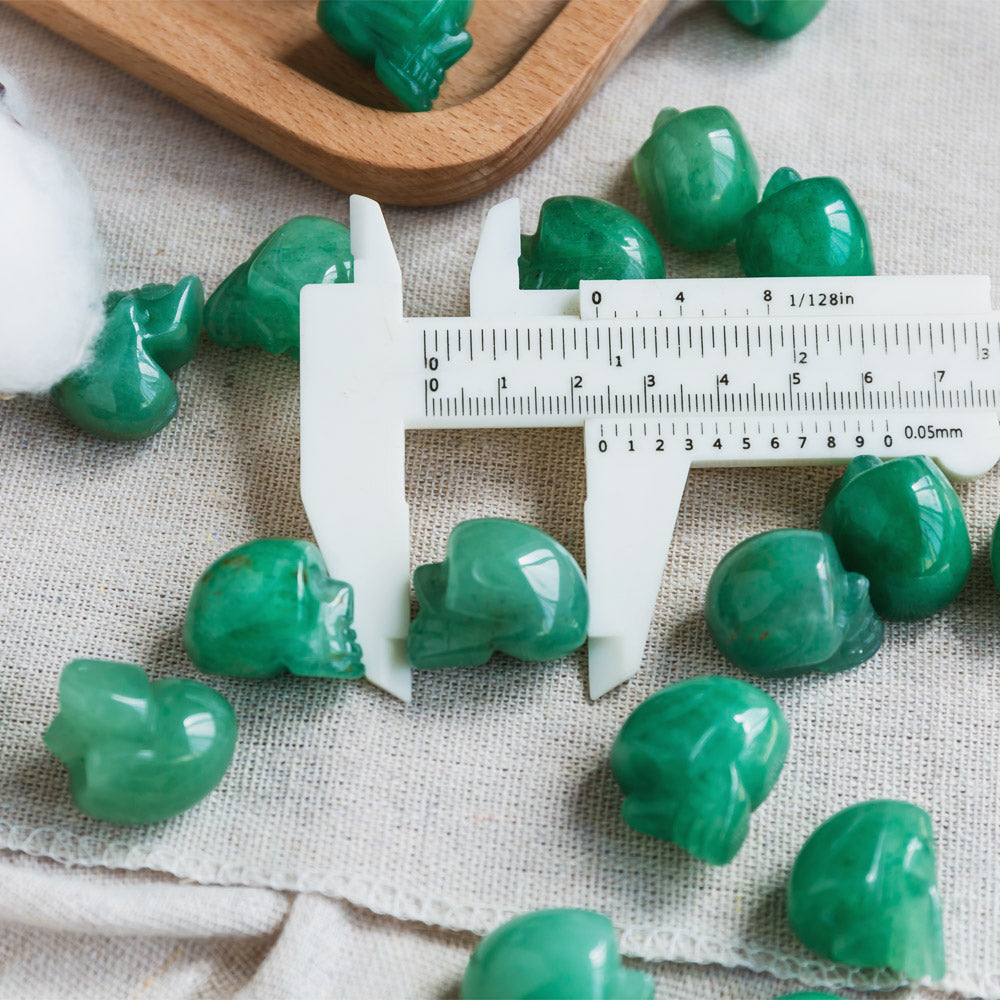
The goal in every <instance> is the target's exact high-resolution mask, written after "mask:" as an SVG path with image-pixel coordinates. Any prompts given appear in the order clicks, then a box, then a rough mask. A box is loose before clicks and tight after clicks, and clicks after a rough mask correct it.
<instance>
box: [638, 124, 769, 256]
mask: <svg viewBox="0 0 1000 1000" xmlns="http://www.w3.org/2000/svg"><path fill="white" fill-rule="evenodd" d="M632 165H633V167H634V170H635V179H636V183H637V184H638V185H639V191H640V193H641V194H642V197H643V198H644V199H645V201H646V205H647V207H648V208H649V212H650V215H652V217H653V225H654V226H655V227H656V229H657V231H658V232H659V234H660V235H661V236H662V237H663V238H664V239H665V240H666V241H667V242H668V243H671V244H673V245H674V246H677V247H681V248H682V249H685V250H713V249H715V248H716V247H721V246H725V245H726V244H727V243H730V242H732V240H733V239H734V238H735V236H736V230H737V229H738V228H739V225H740V220H741V219H742V218H743V216H744V215H746V214H747V212H749V211H750V210H751V209H752V208H753V207H754V205H756V204H757V194H758V192H759V190H760V172H759V170H758V169H757V161H756V160H755V159H754V156H753V153H752V152H751V151H750V146H749V144H748V143H747V141H746V139H745V138H744V136H743V130H742V129H741V128H740V126H739V123H738V122H737V121H736V119H735V118H734V117H733V115H732V114H731V113H730V112H729V111H727V110H726V109H725V108H720V107H705V108H692V109H691V110H690V111H685V112H683V113H681V112H680V111H678V110H677V109H676V108H664V109H663V111H661V112H660V113H659V114H658V115H657V116H656V121H655V122H654V123H653V132H652V134H651V135H650V137H649V138H648V139H647V140H646V141H645V142H644V143H643V144H642V147H641V148H640V150H639V152H638V153H636V155H635V159H634V160H633V161H632Z"/></svg>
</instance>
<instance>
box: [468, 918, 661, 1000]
mask: <svg viewBox="0 0 1000 1000" xmlns="http://www.w3.org/2000/svg"><path fill="white" fill-rule="evenodd" d="M654 989H655V986H654V983H653V978H652V976H649V975H647V974H646V973H645V972H639V971H637V970H634V969H626V968H624V967H623V966H622V964H621V959H620V958H619V957H618V945H617V942H616V941H615V929H614V927H613V926H612V925H611V921H610V920H608V918H607V917H604V916H601V914H599V913H592V912H591V911H590V910H568V909H567V910H537V911H536V912H534V913H525V914H522V915H521V916H519V917H514V919H513V920H508V921H507V923H505V924H502V925H501V926H500V927H498V928H497V929H496V930H495V931H493V932H492V933H491V934H488V935H487V936H486V937H485V938H483V940H482V941H481V942H480V943H479V945H478V947H477V948H476V950H475V951H474V952H473V953H472V957H471V958H470V959H469V964H468V965H467V966H466V969H465V975H464V976H463V977H462V988H461V992H460V994H459V995H460V997H461V1000H653V993H654Z"/></svg>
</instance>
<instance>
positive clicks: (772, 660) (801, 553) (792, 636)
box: [705, 528, 883, 677]
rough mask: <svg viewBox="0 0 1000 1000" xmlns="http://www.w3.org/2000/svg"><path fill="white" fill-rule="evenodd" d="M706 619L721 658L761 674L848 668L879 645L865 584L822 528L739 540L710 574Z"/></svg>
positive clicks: (878, 623)
mask: <svg viewBox="0 0 1000 1000" xmlns="http://www.w3.org/2000/svg"><path fill="white" fill-rule="evenodd" d="M705 618H706V620H707V622H708V630H709V632H710V633H711V634H712V638H713V639H714V640H715V644H716V645H717V646H718V647H719V649H720V651H721V652H722V654H723V656H725V657H726V659H728V660H731V661H732V662H733V663H735V664H736V665H737V666H738V667H742V668H743V669H744V670H746V671H747V672H749V673H751V674H756V675H757V676H759V677H790V676H793V675H795V674H803V673H806V672H807V671H809V670H820V671H822V672H823V673H834V672H835V671H838V670H847V669H848V668H850V667H856V666H857V665H858V664H859V663H863V662H864V661H865V660H867V659H868V658H869V657H871V656H874V655H875V653H876V652H877V651H878V648H879V646H880V645H881V644H882V631H883V629H882V621H881V619H879V618H878V616H877V615H876V614H875V612H874V610H873V608H872V604H871V601H870V600H869V598H868V581H867V580H866V579H865V578H864V577H863V576H860V575H859V574H857V573H848V572H846V571H845V570H844V567H843V566H842V565H841V562H840V558H839V556H838V555H837V549H836V547H835V546H834V544H833V539H832V538H831V537H830V536H829V535H827V534H824V533H823V532H820V531H800V530H797V529H784V528H783V529H779V530H777V531H765V532H764V533H763V534H760V535H754V536H753V537H752V538H747V539H745V540H744V541H742V542H740V544H739V545H737V546H736V547H735V548H733V549H731V550H730V551H729V552H727V553H726V555H725V556H723V558H722V561H721V562H720V563H719V565H718V566H717V567H716V568H715V572H713V573H712V577H711V579H710V580H709V582H708V593H707V595H706V597H705Z"/></svg>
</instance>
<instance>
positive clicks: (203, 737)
mask: <svg viewBox="0 0 1000 1000" xmlns="http://www.w3.org/2000/svg"><path fill="white" fill-rule="evenodd" d="M45 745H46V746H47V747H48V748H49V750H51V751H52V753H53V754H55V756H56V757H58V758H59V759H60V760H61V761H62V762H63V763H64V764H65V765H66V767H67V768H69V777H70V789H71V791H72V793H73V799H74V801H75V802H76V805H77V808H78V809H79V810H80V811H81V812H84V813H86V814H87V815H88V816H93V817H94V818H95V819H103V820H107V821H109V822H111V823H128V824H132V823H156V822H158V821H159V820H164V819H169V818H170V817H171V816H176V815H177V814H178V813H181V812H183V811H184V810H185V809H190V808H191V806H193V805H194V804H195V803H196V802H198V801H200V800H201V799H203V798H204V797H205V796H206V795H208V793H209V792H210V791H211V790H212V789H213V788H215V786H216V785H217V784H218V783H219V782H220V781H221V780H222V776H223V775H224V774H225V773H226V769H227V768H228V767H229V762H230V761H231V760H232V757H233V750H234V749H235V747H236V716H235V715H234V713H233V710H232V707H231V706H230V704H229V702H228V701H226V699H225V698H223V697H222V695H221V694H219V693H218V692H217V691H213V690H212V688H210V687H208V686H207V685H205V684H199V683H198V681H189V680H182V679H180V678H171V679H169V680H161V681H154V682H153V683H152V684H151V683H150V682H149V679H148V678H147V677H146V673H145V671H144V670H143V669H142V667H139V666H136V665H135V664H133V663H113V662H106V661H103V660H74V661H73V662H72V663H69V664H67V665H66V667H65V668H64V669H63V672H62V675H61V676H60V678H59V714H58V715H57V716H56V717H55V718H54V719H53V720H52V722H51V724H50V725H49V728H48V729H46V731H45Z"/></svg>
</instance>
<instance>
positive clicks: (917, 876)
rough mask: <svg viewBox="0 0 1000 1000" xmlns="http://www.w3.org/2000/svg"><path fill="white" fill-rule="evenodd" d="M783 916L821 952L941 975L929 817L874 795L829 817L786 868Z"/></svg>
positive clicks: (912, 975)
mask: <svg viewBox="0 0 1000 1000" xmlns="http://www.w3.org/2000/svg"><path fill="white" fill-rule="evenodd" d="M788 920H789V923H790V924H791V927H792V930H793V931H794V932H795V934H796V936H797V937H798V938H799V940H800V941H801V942H802V943H803V944H804V945H805V946H806V947H807V948H809V949H810V950H812V951H814V952H816V954H817V955H821V956H822V957H823V958H829V959H831V960H832V961H834V962H843V963H844V964H846V965H857V966H862V967H869V966H873V967H888V968H890V969H892V970H893V971H895V972H897V973H899V974H901V975H903V976H906V977H908V978H909V979H923V978H924V977H925V976H930V978H931V979H934V980H938V979H940V978H941V977H942V976H943V975H944V972H945V959H944V939H943V935H942V931H941V903H940V901H939V899H938V890H937V876H936V874H935V858H934V835H933V833H932V831H931V818H930V816H928V815H927V813H926V812H924V810H923V809H920V808H919V807H918V806H915V805H912V804H910V803H909V802H895V801H892V800H877V801H871V802H861V803H858V804H857V805H853V806H849V807H848V808H847V809H844V810H842V811H841V812H839V813H837V814H836V815H835V816H833V817H831V818H830V819H828V820H827V821H826V822H825V823H823V824H822V825H821V826H819V827H818V828H817V829H816V830H814V831H813V833H812V834H811V835H810V836H809V839H808V840H807V841H806V842H805V844H804V845H803V847H802V850H801V851H799V855H798V857H797V858H796V859H795V864H794V865H793V866H792V875H791V879H790V880H789V884H788Z"/></svg>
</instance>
